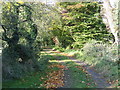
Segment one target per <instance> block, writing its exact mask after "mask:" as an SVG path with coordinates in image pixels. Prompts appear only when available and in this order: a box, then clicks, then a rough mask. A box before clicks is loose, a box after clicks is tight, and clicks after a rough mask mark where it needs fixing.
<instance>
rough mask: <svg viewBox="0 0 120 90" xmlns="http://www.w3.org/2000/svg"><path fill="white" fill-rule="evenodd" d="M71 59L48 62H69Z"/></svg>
mask: <svg viewBox="0 0 120 90" xmlns="http://www.w3.org/2000/svg"><path fill="white" fill-rule="evenodd" d="M71 61H72V60H49V62H71Z"/></svg>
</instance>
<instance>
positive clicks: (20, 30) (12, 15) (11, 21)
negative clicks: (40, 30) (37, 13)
mask: <svg viewBox="0 0 120 90" xmlns="http://www.w3.org/2000/svg"><path fill="white" fill-rule="evenodd" d="M31 15H32V8H31V7H30V5H29V4H25V3H19V2H7V3H4V4H3V12H2V25H1V26H2V28H3V30H4V32H3V37H2V39H3V40H4V41H6V42H7V44H8V45H9V47H15V46H16V45H17V44H18V43H19V40H20V38H25V39H26V41H27V42H28V45H29V46H31V47H32V44H33V42H34V40H35V39H36V36H37V26H36V24H35V23H34V22H33V20H32V17H31Z"/></svg>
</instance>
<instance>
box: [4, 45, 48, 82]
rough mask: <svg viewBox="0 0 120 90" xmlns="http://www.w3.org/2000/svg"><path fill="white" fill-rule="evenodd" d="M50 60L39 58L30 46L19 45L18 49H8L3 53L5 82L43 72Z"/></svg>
mask: <svg viewBox="0 0 120 90" xmlns="http://www.w3.org/2000/svg"><path fill="white" fill-rule="evenodd" d="M48 60H49V59H48V58H42V57H39V56H37V55H36V52H34V50H31V49H30V48H29V47H28V46H23V45H17V46H16V49H13V48H8V47H7V48H5V49H3V52H2V69H3V70H2V71H3V72H2V74H3V80H8V79H14V78H21V77H23V76H25V75H27V74H28V73H32V72H36V71H40V70H43V69H45V68H46V65H47V62H48Z"/></svg>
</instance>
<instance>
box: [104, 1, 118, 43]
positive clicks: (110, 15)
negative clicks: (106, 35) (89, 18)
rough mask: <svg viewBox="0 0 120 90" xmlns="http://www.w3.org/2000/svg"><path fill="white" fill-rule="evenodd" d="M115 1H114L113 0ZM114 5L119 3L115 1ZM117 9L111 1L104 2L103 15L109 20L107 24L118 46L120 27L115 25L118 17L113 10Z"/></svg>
mask: <svg viewBox="0 0 120 90" xmlns="http://www.w3.org/2000/svg"><path fill="white" fill-rule="evenodd" d="M113 1H114V0H113ZM114 3H117V2H115V1H114ZM114 9H115V6H114V4H113V3H112V1H111V2H110V0H103V10H104V11H103V14H104V17H105V18H106V19H107V24H108V26H109V28H110V31H111V33H112V34H113V36H114V43H116V44H117V45H118V30H117V29H118V26H117V24H115V23H116V22H117V21H115V19H114V17H115V16H116V17H117V15H116V14H115V12H113V10H114Z"/></svg>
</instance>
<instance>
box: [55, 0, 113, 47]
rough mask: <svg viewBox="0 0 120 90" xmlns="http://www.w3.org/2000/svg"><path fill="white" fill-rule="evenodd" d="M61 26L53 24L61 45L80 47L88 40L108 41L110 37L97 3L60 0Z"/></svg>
mask: <svg viewBox="0 0 120 90" xmlns="http://www.w3.org/2000/svg"><path fill="white" fill-rule="evenodd" d="M59 5H60V6H61V21H62V24H61V26H60V25H58V26H55V25H53V29H56V28H57V30H56V32H58V34H56V35H57V36H58V39H59V41H60V42H61V45H62V46H63V47H67V46H70V47H72V48H81V47H83V45H84V44H85V43H86V42H88V40H92V39H95V40H97V41H102V42H109V40H110V39H111V38H110V37H112V36H111V35H110V33H109V32H108V31H107V30H106V26H105V24H104V23H103V22H102V18H101V16H100V5H99V4H98V3H94V2H91V3H85V2H84V3H77V2H75V3H71V2H62V3H59Z"/></svg>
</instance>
